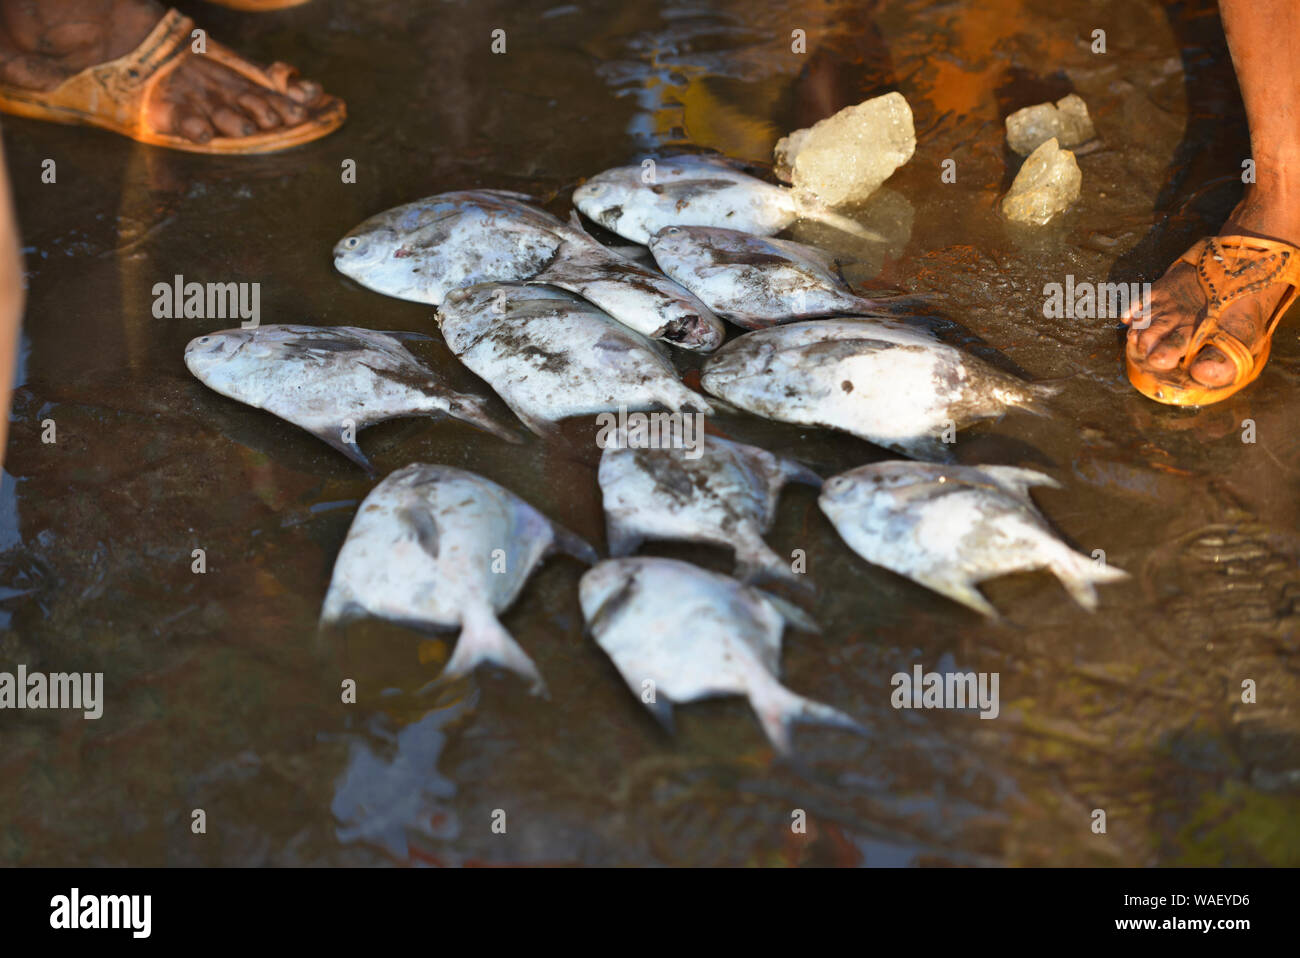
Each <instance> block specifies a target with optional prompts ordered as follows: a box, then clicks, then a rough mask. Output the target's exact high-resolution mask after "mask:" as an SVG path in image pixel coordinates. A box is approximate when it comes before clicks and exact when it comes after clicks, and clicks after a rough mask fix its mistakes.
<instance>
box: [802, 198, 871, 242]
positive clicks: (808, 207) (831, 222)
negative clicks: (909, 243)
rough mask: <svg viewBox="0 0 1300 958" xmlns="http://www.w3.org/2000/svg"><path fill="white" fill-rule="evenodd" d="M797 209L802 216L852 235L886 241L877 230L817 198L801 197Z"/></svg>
mask: <svg viewBox="0 0 1300 958" xmlns="http://www.w3.org/2000/svg"><path fill="white" fill-rule="evenodd" d="M796 205H797V210H798V213H799V215H800V216H802V217H804V218H806V219H810V220H816V221H817V222H819V223H825V224H826V225H827V226H833V227H835V229H837V230H840V231H841V232H843V233H848V234H849V235H850V236H857V237H860V238H861V239H866V240H874V241H875V242H877V243H883V242H885V237H883V236H881V235H880V234H879V233H877V232H876V231H875V230H872V229H867V227H865V226H863V225H862V224H861V223H859V222H858V221H857V220H855V219H851V218H849V217H847V216H845V215H843V214H842V213H836V212H835V211H834V210H832V209H831V208H830V207H828V206H825V205H823V204H822V203H820V202H818V201H817V200H814V199H811V198H808V197H799V198H798V199H797V201H796Z"/></svg>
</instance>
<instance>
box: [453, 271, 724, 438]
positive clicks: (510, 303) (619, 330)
mask: <svg viewBox="0 0 1300 958" xmlns="http://www.w3.org/2000/svg"><path fill="white" fill-rule="evenodd" d="M438 322H439V324H440V325H441V327H442V333H443V336H444V337H445V338H446V340H447V345H448V346H449V347H450V348H451V351H452V352H454V353H455V354H456V356H457V357H458V358H459V359H460V361H461V362H463V363H464V364H465V365H466V366H468V367H469V368H470V369H471V370H473V371H474V372H475V373H476V374H477V375H478V376H479V377H481V378H482V379H484V380H485V381H486V382H487V383H488V384H489V385H490V386H491V387H492V388H493V389H494V390H495V391H496V393H497V394H498V395H499V396H500V397H501V398H502V399H504V400H505V402H506V404H507V405H508V406H509V407H510V408H511V409H513V410H514V412H515V415H517V416H518V417H519V418H520V419H522V420H523V421H524V422H525V423H526V424H527V425H528V427H529V428H530V429H532V430H533V432H535V433H537V434H538V435H540V436H546V435H549V434H551V433H553V432H554V430H555V424H556V423H557V422H558V421H559V420H561V419H566V418H569V417H571V416H584V415H590V414H593V413H599V412H610V411H614V410H617V409H619V408H620V407H623V408H626V409H627V410H629V411H631V410H646V409H654V408H656V407H657V406H663V407H665V408H667V409H669V410H670V411H673V412H684V411H687V410H693V411H697V412H706V413H707V412H712V411H713V410H712V406H710V405H709V403H708V400H706V399H705V398H704V397H703V396H701V395H700V394H699V393H697V392H694V391H693V390H691V389H688V388H687V387H686V386H684V385H683V384H682V382H681V380H680V379H679V378H678V375H677V371H676V370H675V369H674V368H673V365H672V363H671V362H669V361H668V359H667V357H666V356H665V355H664V348H663V347H662V346H658V345H657V344H655V343H654V342H653V341H652V340H649V339H647V338H646V337H644V336H642V335H640V334H639V333H637V332H635V331H633V330H631V329H628V328H627V327H626V326H624V325H622V324H621V323H617V322H615V321H614V320H613V319H611V318H610V317H609V316H608V315H606V314H605V313H604V312H602V311H601V310H599V309H597V308H596V307H595V306H593V305H592V304H591V303H589V302H587V301H586V300H583V299H580V298H578V297H576V296H572V295H570V294H568V293H565V292H562V291H560V290H555V289H551V288H550V287H547V286H528V285H523V284H518V283H485V284H483V285H480V286H471V287H468V288H466V289H459V290H455V291H454V292H452V293H451V294H449V295H448V297H447V300H446V302H444V303H443V306H442V309H440V310H439V311H438Z"/></svg>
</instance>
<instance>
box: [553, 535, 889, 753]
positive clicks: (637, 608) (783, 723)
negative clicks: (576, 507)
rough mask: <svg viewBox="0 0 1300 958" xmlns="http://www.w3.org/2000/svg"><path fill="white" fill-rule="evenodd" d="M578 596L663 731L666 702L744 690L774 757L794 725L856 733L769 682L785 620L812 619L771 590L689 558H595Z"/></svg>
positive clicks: (807, 623) (668, 714)
mask: <svg viewBox="0 0 1300 958" xmlns="http://www.w3.org/2000/svg"><path fill="white" fill-rule="evenodd" d="M578 595H579V601H580V602H581V603H582V615H583V618H584V619H586V621H587V627H588V629H589V630H590V632H591V634H592V636H593V638H594V639H595V640H596V643H597V644H598V645H599V646H600V647H601V648H602V649H604V650H605V653H606V654H607V655H608V656H609V657H610V658H611V659H612V660H613V662H614V665H615V667H617V669H618V671H619V672H620V673H621V674H622V676H623V680H624V681H625V682H626V683H627V685H628V688H629V689H631V690H632V693H633V694H634V695H635V696H636V697H637V698H638V699H639V700H640V701H641V702H642V703H644V704H645V705H646V706H647V707H648V708H649V709H650V710H651V712H653V713H654V715H655V717H656V718H657V719H658V720H659V721H660V722H661V723H662V724H663V725H664V726H665V727H666V728H668V729H670V730H671V728H672V706H673V704H674V703H682V702H691V701H695V700H697V699H706V698H715V697H718V696H725V695H743V696H746V697H747V698H748V699H749V703H750V706H751V707H752V708H753V710H754V714H755V715H756V716H757V718H758V720H759V723H760V724H761V725H762V726H763V731H764V732H766V733H767V737H768V739H769V740H770V741H771V742H772V744H773V746H775V747H776V749H777V751H779V752H781V753H783V754H788V753H789V752H790V751H791V731H792V726H793V725H794V724H795V723H797V722H808V723H813V724H819V725H827V726H831V727H834V728H841V729H845V730H849V731H853V732H857V733H861V732H862V731H863V729H862V727H861V726H860V725H858V723H857V722H855V721H854V720H853V719H852V718H850V717H849V716H848V715H845V714H844V713H843V712H840V711H838V710H836V709H833V708H831V707H830V706H828V705H823V704H822V703H820V702H814V701H812V700H811V699H807V698H804V697H803V696H801V695H797V694H795V693H794V692H791V691H790V690H789V689H787V688H786V687H785V686H783V685H782V684H781V683H780V681H779V680H778V679H777V675H778V674H779V673H780V669H781V633H782V632H783V631H784V628H785V623H786V621H789V622H790V623H791V624H792V625H795V626H796V627H798V628H801V629H804V630H809V631H816V623H814V622H812V621H811V620H810V619H808V617H807V616H806V615H805V614H804V613H803V612H802V611H801V610H799V609H797V608H795V607H794V606H791V605H789V604H788V603H785V602H783V601H781V600H778V599H776V598H775V597H774V596H770V595H768V594H767V593H765V592H761V591H759V590H758V589H755V588H753V587H751V586H746V585H744V584H742V583H740V582H737V581H736V580H735V579H732V578H729V577H727V576H724V575H719V574H718V573H716V572H709V571H707V570H705V569H701V568H699V567H697V566H694V565H691V564H690V563H688V562H678V561H677V560H675V559H660V558H649V557H638V558H632V559H607V560H605V561H604V562H601V563H599V564H598V565H596V566H594V567H592V568H591V569H590V570H588V571H587V572H586V573H585V574H584V575H583V577H582V581H581V583H580V585H579V588H578ZM650 690H653V695H651V696H650V697H649V698H647V692H648V691H650Z"/></svg>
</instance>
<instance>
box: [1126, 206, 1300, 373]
mask: <svg viewBox="0 0 1300 958" xmlns="http://www.w3.org/2000/svg"><path fill="white" fill-rule="evenodd" d="M1234 234H1235V235H1239V236H1253V237H1257V238H1262V239H1274V240H1283V241H1285V242H1288V243H1292V244H1296V245H1300V197H1292V196H1290V195H1289V191H1287V190H1285V189H1283V188H1281V187H1279V186H1274V185H1272V184H1264V183H1263V182H1261V183H1258V184H1255V185H1254V186H1252V187H1250V188H1249V190H1248V192H1247V193H1246V196H1245V197H1244V198H1243V199H1242V201H1241V202H1240V203H1239V204H1238V205H1237V208H1236V209H1235V210H1233V212H1232V215H1231V216H1230V217H1228V221H1227V222H1226V223H1225V224H1224V225H1223V229H1221V230H1220V231H1219V235H1220V236H1227V235H1234ZM1287 288H1288V287H1287V284H1285V283H1274V284H1273V285H1271V286H1267V287H1265V288H1264V289H1262V290H1260V291H1259V292H1257V293H1254V294H1252V295H1249V296H1243V297H1242V298H1241V299H1239V300H1236V301H1235V302H1233V303H1232V304H1231V305H1229V306H1228V307H1227V309H1225V310H1224V311H1223V312H1222V313H1221V314H1220V317H1219V326H1220V328H1221V329H1223V330H1224V331H1225V332H1227V333H1230V334H1231V335H1233V336H1235V337H1236V338H1237V339H1239V340H1240V341H1241V342H1242V343H1243V344H1245V345H1246V346H1249V347H1251V348H1252V349H1253V348H1254V346H1255V343H1256V342H1257V341H1258V340H1259V339H1260V337H1262V336H1263V335H1264V334H1265V332H1266V330H1267V328H1268V321H1269V320H1270V319H1271V318H1272V316H1273V313H1274V311H1275V310H1276V309H1277V305H1278V303H1279V302H1280V301H1281V299H1282V297H1283V295H1285V293H1286V290H1287ZM1206 305H1207V304H1206V298H1205V293H1204V291H1203V290H1202V289H1201V286H1200V284H1199V283H1198V282H1197V278H1196V267H1194V266H1192V265H1191V264H1190V263H1184V262H1178V263H1175V264H1174V265H1173V266H1171V267H1170V268H1169V270H1168V271H1167V272H1166V273H1165V274H1164V276H1162V277H1161V278H1160V279H1159V280H1158V281H1157V282H1155V283H1154V284H1153V285H1152V288H1151V315H1150V316H1149V317H1148V316H1143V317H1141V318H1140V319H1139V320H1138V321H1137V322H1134V318H1133V315H1131V313H1132V312H1134V310H1131V311H1130V315H1125V316H1124V318H1123V319H1124V322H1125V323H1127V324H1128V325H1129V327H1130V328H1129V331H1128V339H1129V342H1130V343H1133V342H1136V343H1137V344H1138V347H1139V349H1140V350H1141V351H1142V352H1144V353H1145V355H1146V363H1147V365H1148V366H1150V368H1152V369H1156V370H1169V369H1173V368H1174V367H1175V366H1177V365H1178V363H1179V361H1180V360H1182V358H1183V356H1184V354H1185V353H1186V351H1187V346H1188V344H1189V343H1190V342H1191V339H1192V334H1193V332H1194V331H1195V329H1196V327H1197V326H1199V325H1200V323H1201V321H1202V320H1203V319H1204V318H1205V313H1206ZM1148 320H1149V324H1148V322H1147V321H1148ZM1187 371H1188V373H1189V374H1190V375H1191V377H1192V378H1193V379H1195V380H1196V381H1197V382H1199V383H1201V384H1202V385H1204V386H1226V385H1228V384H1229V383H1231V382H1232V381H1233V379H1234V377H1235V376H1236V374H1237V369H1236V366H1234V365H1233V363H1232V360H1231V359H1229V358H1228V357H1227V356H1225V355H1224V354H1223V353H1222V352H1220V351H1219V350H1218V349H1217V348H1215V347H1214V346H1209V345H1207V346H1205V347H1204V348H1203V349H1201V351H1200V353H1199V354H1198V355H1197V356H1196V357H1195V358H1194V359H1193V361H1192V363H1191V364H1190V366H1189V367H1188V370H1187Z"/></svg>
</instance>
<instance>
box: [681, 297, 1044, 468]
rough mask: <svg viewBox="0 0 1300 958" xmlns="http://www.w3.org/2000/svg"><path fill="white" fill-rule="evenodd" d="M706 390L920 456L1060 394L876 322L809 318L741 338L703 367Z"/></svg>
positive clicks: (919, 333) (935, 455) (940, 453)
mask: <svg viewBox="0 0 1300 958" xmlns="http://www.w3.org/2000/svg"><path fill="white" fill-rule="evenodd" d="M701 384H702V385H703V387H704V389H705V391H706V392H708V393H710V394H711V395H714V396H717V397H718V398H720V399H723V400H725V401H726V402H729V403H731V404H733V405H735V406H738V407H740V408H741V409H745V410H747V411H749V412H752V413H755V414H756V415H759V416H764V417H766V418H768V419H774V420H777V421H779V422H790V423H798V424H803V425H810V426H825V427H828V428H832V429H840V430H843V431H845V432H848V433H852V434H853V435H855V436H858V437H860V438H862V439H866V440H867V441H868V442H874V443H876V444H878V445H881V446H884V447H886V448H888V449H893V450H896V451H898V452H902V453H904V454H906V455H909V456H914V457H917V458H922V459H938V460H945V459H948V458H950V456H951V452H950V446H949V444H947V443H945V442H944V441H943V440H944V433H945V432H946V431H947V430H948V428H949V424H951V425H953V426H955V427H956V428H957V429H960V428H962V427H964V426H967V425H969V424H971V423H973V422H976V421H979V420H981V419H994V418H997V417H998V416H1000V415H1002V414H1003V413H1004V412H1005V411H1006V409H1007V408H1008V407H1011V406H1016V407H1021V408H1024V409H1026V410H1028V411H1030V412H1040V411H1041V410H1040V409H1039V408H1038V406H1037V403H1038V402H1039V401H1040V400H1042V399H1045V398H1046V397H1048V396H1051V395H1053V394H1054V393H1055V391H1056V387H1054V386H1049V385H1045V384H1034V383H1026V382H1023V381H1021V380H1019V379H1017V378H1015V377H1014V376H1010V375H1008V374H1007V373H1004V372H1002V371H1001V370H999V369H996V368H994V367H993V366H990V365H989V364H988V363H986V362H984V361H983V360H981V359H978V358H977V357H975V356H972V355H971V354H969V353H966V352H963V351H962V350H959V349H956V348H954V347H952V346H949V345H947V344H946V343H942V342H940V341H939V340H938V339H936V338H935V337H934V336H933V335H931V334H930V333H929V332H928V331H926V330H922V329H918V328H916V327H913V326H908V325H906V324H903V323H897V322H892V321H889V320H879V319H861V318H852V317H849V318H843V319H824V320H811V321H808V322H800V323H790V324H788V325H784V326H772V327H769V328H767V329H760V330H757V331H755V332H752V333H746V334H744V335H743V336H740V337H738V338H736V339H734V340H732V341H731V342H730V343H728V344H727V345H726V346H724V347H723V348H722V349H720V350H718V352H716V353H715V354H714V355H713V356H711V357H710V358H709V361H708V362H707V363H706V364H705V366H704V371H703V375H702V377H701Z"/></svg>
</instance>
